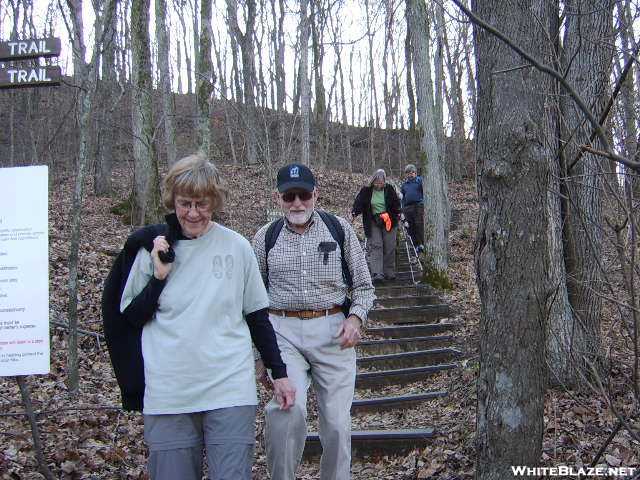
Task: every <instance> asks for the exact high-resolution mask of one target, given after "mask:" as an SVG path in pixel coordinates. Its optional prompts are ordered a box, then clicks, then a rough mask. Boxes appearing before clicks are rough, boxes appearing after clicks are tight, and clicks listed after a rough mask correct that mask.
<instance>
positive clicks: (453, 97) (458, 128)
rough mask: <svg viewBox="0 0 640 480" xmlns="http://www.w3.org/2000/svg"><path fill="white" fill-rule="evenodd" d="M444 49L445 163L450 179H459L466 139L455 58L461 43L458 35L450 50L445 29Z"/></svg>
mask: <svg viewBox="0 0 640 480" xmlns="http://www.w3.org/2000/svg"><path fill="white" fill-rule="evenodd" d="M463 28H467V26H466V25H463V26H460V27H459V30H458V31H459V32H460V29H463ZM443 41H444V50H445V54H446V59H447V72H448V74H449V82H450V84H451V88H450V92H449V99H448V100H449V102H448V106H449V114H450V116H451V137H452V138H451V145H452V149H451V154H452V155H451V158H449V159H448V161H447V165H448V166H449V173H450V175H451V178H452V179H455V180H460V179H461V178H462V168H463V160H464V148H463V146H464V143H465V139H466V135H465V128H464V100H463V96H462V87H461V83H462V73H463V72H462V68H461V65H460V64H459V62H458V61H457V59H459V58H460V57H461V56H462V53H463V52H462V50H463V48H464V47H463V45H464V44H463V43H462V39H461V38H460V36H458V38H457V42H456V47H455V50H454V52H453V53H452V52H451V47H450V45H449V43H450V42H449V39H448V36H447V32H446V30H445V32H444V36H443Z"/></svg>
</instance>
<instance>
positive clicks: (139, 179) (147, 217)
mask: <svg viewBox="0 0 640 480" xmlns="http://www.w3.org/2000/svg"><path fill="white" fill-rule="evenodd" d="M148 25H149V0H132V3H131V35H132V38H131V43H132V56H133V75H132V76H133V94H132V105H131V113H132V123H133V159H134V171H133V182H134V188H133V202H132V205H131V222H132V224H133V225H145V224H147V223H149V222H155V221H159V220H160V188H159V184H158V163H157V159H156V157H155V152H154V148H153V118H152V113H153V110H152V103H151V89H152V81H151V52H150V50H149V28H148Z"/></svg>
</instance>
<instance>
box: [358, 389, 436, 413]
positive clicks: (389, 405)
mask: <svg viewBox="0 0 640 480" xmlns="http://www.w3.org/2000/svg"><path fill="white" fill-rule="evenodd" d="M447 395H448V393H447V392H446V391H444V390H439V391H435V392H425V393H413V394H411V395H398V396H395V397H376V398H356V399H354V400H353V402H352V403H351V413H352V414H358V413H364V412H386V411H389V410H405V409H407V408H413V407H415V406H417V405H420V404H421V403H423V402H427V401H429V400H434V399H436V398H442V397H446V396H447Z"/></svg>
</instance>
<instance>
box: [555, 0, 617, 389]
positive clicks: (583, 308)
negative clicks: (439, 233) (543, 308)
mask: <svg viewBox="0 0 640 480" xmlns="http://www.w3.org/2000/svg"><path fill="white" fill-rule="evenodd" d="M612 10H613V3H612V2H608V1H606V0H588V1H569V2H566V3H565V16H566V20H565V22H566V25H565V29H564V41H563V52H562V55H561V61H562V68H563V71H564V72H566V73H565V76H566V79H567V80H568V82H569V83H570V84H571V85H573V87H574V88H575V89H576V91H578V92H580V93H581V94H582V96H583V99H584V100H585V101H586V102H587V104H588V105H590V106H591V108H592V109H593V111H594V113H595V115H596V116H597V117H598V116H600V113H601V112H602V110H603V108H604V105H605V103H606V101H607V87H608V82H609V75H610V72H611V60H612V49H611V47H610V46H609V45H608V42H610V41H612V40H611V30H612ZM560 112H561V115H562V121H561V129H560V136H561V145H560V146H561V148H562V152H561V157H560V158H561V178H562V179H563V182H564V185H563V191H564V193H565V194H566V197H565V199H564V205H563V209H562V212H563V213H564V218H562V224H563V226H564V259H565V269H566V275H567V283H566V288H567V291H568V298H569V302H570V304H571V311H572V323H571V326H570V331H571V336H570V337H569V338H565V339H564V342H562V343H561V344H559V343H553V344H551V345H550V347H554V348H553V349H550V352H549V353H550V359H551V368H552V375H553V377H552V378H555V379H557V380H558V381H559V382H561V383H563V384H565V385H568V386H574V385H577V384H578V383H579V382H580V378H579V371H580V370H581V369H583V368H584V367H587V364H588V363H592V362H594V361H596V360H597V359H598V358H599V356H600V341H599V336H600V315H601V309H602V301H601V299H600V296H599V295H598V291H599V290H600V289H601V288H602V278H601V270H600V269H601V267H600V265H599V262H600V259H601V256H602V225H603V219H602V187H603V181H602V179H603V177H602V173H603V172H604V169H603V168H602V159H601V158H599V157H597V156H595V155H593V154H589V153H583V154H582V156H581V158H580V160H579V161H578V162H577V163H576V161H575V160H576V158H578V153H579V151H580V146H581V145H589V143H590V142H589V137H590V136H591V132H592V129H591V126H590V125H589V124H588V123H587V122H586V120H585V118H584V115H583V114H582V112H581V111H580V110H579V109H578V107H577V106H576V104H575V102H574V101H573V100H572V99H570V98H569V97H568V96H561V97H560ZM593 146H594V147H595V148H597V149H601V148H600V145H599V142H596V143H595V145H593ZM559 328H561V327H559ZM554 330H555V328H554V327H552V332H553V331H554ZM550 341H552V342H553V341H554V340H553V339H551V338H550ZM567 342H569V343H567ZM585 360H586V363H587V364H586V363H585Z"/></svg>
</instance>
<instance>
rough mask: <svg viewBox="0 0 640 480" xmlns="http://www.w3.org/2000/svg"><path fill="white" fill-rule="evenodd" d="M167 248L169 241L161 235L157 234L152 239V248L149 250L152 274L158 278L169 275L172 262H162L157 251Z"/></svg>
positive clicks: (164, 250) (163, 250)
mask: <svg viewBox="0 0 640 480" xmlns="http://www.w3.org/2000/svg"><path fill="white" fill-rule="evenodd" d="M167 250H169V242H167V239H166V238H164V236H162V235H158V236H157V237H156V238H154V239H153V250H151V259H152V260H153V276H154V277H156V278H157V279H158V280H164V279H165V278H167V275H169V272H170V271H171V268H172V266H173V263H162V260H160V257H159V256H158V252H166V251H167Z"/></svg>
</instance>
